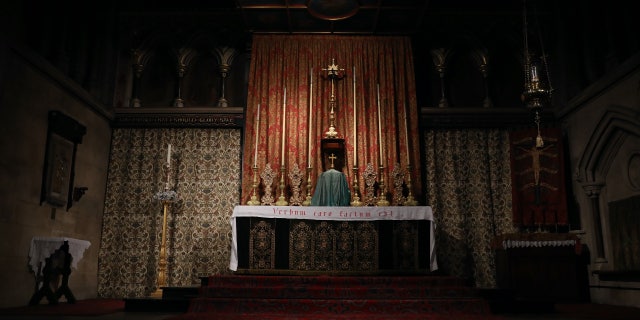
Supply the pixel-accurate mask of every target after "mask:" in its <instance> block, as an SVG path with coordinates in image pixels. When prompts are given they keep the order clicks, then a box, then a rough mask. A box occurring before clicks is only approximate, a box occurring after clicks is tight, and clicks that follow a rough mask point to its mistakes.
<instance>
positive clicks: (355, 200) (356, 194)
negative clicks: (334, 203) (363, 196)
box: [351, 165, 362, 207]
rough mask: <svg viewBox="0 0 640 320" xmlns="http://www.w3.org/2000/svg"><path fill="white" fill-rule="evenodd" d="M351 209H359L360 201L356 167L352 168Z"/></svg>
mask: <svg viewBox="0 0 640 320" xmlns="http://www.w3.org/2000/svg"><path fill="white" fill-rule="evenodd" d="M351 206H352V207H361V206H362V202H361V201H360V185H359V184H358V166H357V165H354V166H353V200H352V201H351Z"/></svg>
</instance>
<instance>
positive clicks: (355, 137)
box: [353, 66, 358, 166]
mask: <svg viewBox="0 0 640 320" xmlns="http://www.w3.org/2000/svg"><path fill="white" fill-rule="evenodd" d="M357 116H358V111H357V110H356V67H355V66H354V67H353V165H354V166H358V129H357V128H358V127H357V125H358V124H357V121H356V117H357Z"/></svg>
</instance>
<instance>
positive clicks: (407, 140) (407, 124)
mask: <svg viewBox="0 0 640 320" xmlns="http://www.w3.org/2000/svg"><path fill="white" fill-rule="evenodd" d="M404 112H405V114H404V139H405V140H404V141H405V143H406V145H407V164H409V163H410V162H409V121H408V120H407V119H408V118H409V110H407V103H406V102H405V103H404Z"/></svg>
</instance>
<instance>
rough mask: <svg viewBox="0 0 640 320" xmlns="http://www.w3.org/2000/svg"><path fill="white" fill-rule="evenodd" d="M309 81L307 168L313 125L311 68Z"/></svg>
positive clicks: (309, 160) (309, 159)
mask: <svg viewBox="0 0 640 320" xmlns="http://www.w3.org/2000/svg"><path fill="white" fill-rule="evenodd" d="M309 79H310V82H311V87H310V88H309V142H308V144H309V146H308V147H307V149H308V150H307V152H308V155H307V164H308V168H311V126H312V125H313V111H312V108H311V105H312V101H313V68H311V69H309Z"/></svg>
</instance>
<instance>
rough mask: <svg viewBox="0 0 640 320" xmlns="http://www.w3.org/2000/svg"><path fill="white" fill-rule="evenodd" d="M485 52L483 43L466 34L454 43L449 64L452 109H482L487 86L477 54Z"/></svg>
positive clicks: (448, 73)
mask: <svg viewBox="0 0 640 320" xmlns="http://www.w3.org/2000/svg"><path fill="white" fill-rule="evenodd" d="M478 50H480V51H482V50H484V46H483V44H482V41H480V39H478V38H477V37H476V36H474V35H471V34H466V35H463V36H460V37H458V38H456V39H455V41H454V42H452V47H451V50H450V53H449V55H448V63H447V72H446V80H447V82H446V83H447V88H448V90H447V91H448V93H449V102H450V106H451V107H462V108H468V107H482V106H483V101H484V98H485V86H484V78H483V75H482V71H481V70H480V68H478V66H477V64H478V62H477V52H478Z"/></svg>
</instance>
